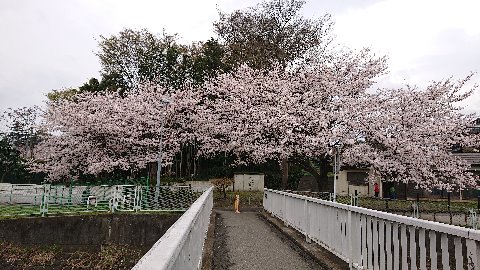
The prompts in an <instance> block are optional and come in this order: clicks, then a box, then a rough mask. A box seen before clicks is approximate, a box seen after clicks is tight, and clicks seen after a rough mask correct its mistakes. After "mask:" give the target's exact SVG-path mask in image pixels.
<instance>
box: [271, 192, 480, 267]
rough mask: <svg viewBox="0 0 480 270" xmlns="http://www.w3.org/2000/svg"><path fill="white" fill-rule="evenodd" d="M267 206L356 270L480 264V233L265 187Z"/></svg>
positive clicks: (275, 214)
mask: <svg viewBox="0 0 480 270" xmlns="http://www.w3.org/2000/svg"><path fill="white" fill-rule="evenodd" d="M263 206H264V208H265V210H266V211H267V212H269V213H271V214H272V215H273V216H275V217H278V218H279V219H281V220H282V221H283V222H284V223H285V224H286V225H288V226H291V227H293V228H294V229H296V230H297V231H299V232H301V233H302V234H304V235H305V236H306V238H307V241H311V240H313V241H315V242H316V243H318V244H319V245H321V246H323V247H324V248H326V249H327V250H329V251H331V252H332V253H333V254H335V255H336V256H338V257H339V258H341V259H342V260H344V261H346V262H347V263H349V265H350V268H351V269H355V268H356V269H388V270H390V269H480V232H479V231H477V230H474V229H467V228H463V227H458V226H453V225H448V224H442V223H437V222H433V221H427V220H420V219H415V218H411V217H406V216H400V215H396V214H391V213H385V212H380V211H376V210H371V209H366V208H361V207H356V206H351V205H346V204H340V203H335V202H330V201H326V200H322V199H317V198H312V197H307V196H302V195H298V194H293V193H288V192H282V191H276V190H270V189H265V192H264V199H263Z"/></svg>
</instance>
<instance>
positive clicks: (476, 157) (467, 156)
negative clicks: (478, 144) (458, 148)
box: [453, 153, 480, 165]
mask: <svg viewBox="0 0 480 270" xmlns="http://www.w3.org/2000/svg"><path fill="white" fill-rule="evenodd" d="M453 155H454V156H457V157H460V158H461V159H463V160H465V161H466V162H468V164H470V165H480V153H455V154H453Z"/></svg>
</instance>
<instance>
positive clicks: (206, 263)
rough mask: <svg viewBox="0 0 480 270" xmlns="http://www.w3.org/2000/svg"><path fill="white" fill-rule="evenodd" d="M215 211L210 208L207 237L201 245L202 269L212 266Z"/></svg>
mask: <svg viewBox="0 0 480 270" xmlns="http://www.w3.org/2000/svg"><path fill="white" fill-rule="evenodd" d="M216 216H217V212H216V211H215V209H212V213H211V214H210V224H208V231H207V238H206V239H205V244H204V246H203V254H202V267H201V268H200V269H202V270H210V269H212V267H213V244H214V242H215V223H216Z"/></svg>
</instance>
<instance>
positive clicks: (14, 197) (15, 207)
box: [0, 184, 202, 217]
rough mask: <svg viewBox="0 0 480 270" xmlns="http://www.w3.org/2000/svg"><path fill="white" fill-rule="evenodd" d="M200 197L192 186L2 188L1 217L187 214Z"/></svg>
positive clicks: (4, 185)
mask: <svg viewBox="0 0 480 270" xmlns="http://www.w3.org/2000/svg"><path fill="white" fill-rule="evenodd" d="M201 194H202V192H201V191H193V190H192V189H191V188H190V187H189V186H162V187H151V186H140V185H113V186H109V185H102V186H56V185H49V184H45V185H26V184H21V185H12V184H2V185H0V217H15V216H47V215H62V214H75V213H86V212H122V211H123V212H139V211H169V212H170V211H185V210H186V209H188V208H189V207H190V205H191V204H192V203H193V202H194V201H195V200H196V199H197V198H198V197H199V196H200V195H201Z"/></svg>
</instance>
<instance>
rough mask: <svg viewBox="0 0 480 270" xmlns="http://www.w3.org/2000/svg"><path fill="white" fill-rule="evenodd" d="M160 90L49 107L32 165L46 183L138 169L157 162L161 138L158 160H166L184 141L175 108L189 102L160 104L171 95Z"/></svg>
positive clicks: (106, 95) (95, 97)
mask: <svg viewBox="0 0 480 270" xmlns="http://www.w3.org/2000/svg"><path fill="white" fill-rule="evenodd" d="M164 90H165V89H163V88H161V87H159V86H156V85H144V86H142V87H140V88H139V89H137V90H136V91H132V92H131V93H130V94H129V95H127V96H126V97H122V96H121V95H120V94H119V93H118V92H113V93H110V92H108V93H103V94H93V93H84V94H80V95H76V96H75V97H74V98H73V99H69V100H58V101H55V102H50V103H48V108H47V110H46V113H45V116H44V117H45V119H44V122H43V124H42V126H41V128H42V129H43V130H44V132H45V133H46V134H48V136H46V137H45V138H44V140H43V141H42V142H41V143H40V145H39V146H38V151H37V156H36V161H35V162H34V163H32V167H33V168H34V169H35V170H37V171H44V172H47V173H48V175H49V178H50V179H51V180H59V179H61V178H62V177H66V176H78V175H80V174H94V175H96V174H99V173H101V172H110V171H112V170H115V169H121V170H127V171H128V170H137V169H140V168H144V167H145V166H146V164H147V163H148V162H153V161H155V160H156V159H157V157H158V152H159V146H160V135H161V134H162V135H163V140H162V143H163V151H162V152H163V153H164V155H162V158H163V160H164V161H168V160H169V158H171V156H172V155H173V154H174V153H175V151H177V150H178V147H179V144H180V142H181V140H182V139H184V138H186V135H185V134H186V133H181V134H180V133H176V132H175V130H176V129H175V128H172V127H173V126H179V123H181V122H180V121H179V119H180V118H179V116H181V115H182V114H183V112H179V111H177V108H179V106H182V107H183V108H188V107H189V106H188V105H184V104H183V103H184V102H189V100H186V99H179V101H178V102H172V104H171V106H165V104H164V103H163V102H162V100H164V99H166V98H168V99H172V100H174V99H175V98H176V97H175V95H172V96H164V95H163V93H164V92H165V91H164ZM182 110H183V111H185V109H182ZM162 123H163V124H164V127H163V130H162Z"/></svg>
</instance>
